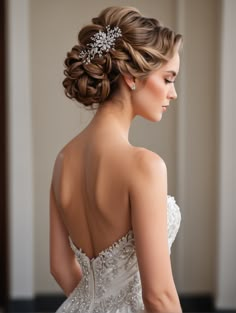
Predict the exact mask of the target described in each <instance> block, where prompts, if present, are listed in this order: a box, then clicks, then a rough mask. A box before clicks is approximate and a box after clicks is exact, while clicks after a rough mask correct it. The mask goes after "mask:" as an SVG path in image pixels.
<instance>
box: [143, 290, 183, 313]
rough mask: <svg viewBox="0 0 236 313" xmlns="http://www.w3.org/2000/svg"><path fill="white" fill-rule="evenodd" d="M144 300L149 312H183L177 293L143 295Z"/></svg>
mask: <svg viewBox="0 0 236 313" xmlns="http://www.w3.org/2000/svg"><path fill="white" fill-rule="evenodd" d="M143 302H144V305H145V309H146V311H147V313H160V312H162V313H173V312H175V313H181V312H182V309H181V305H180V302H179V297H178V295H177V294H175V293H170V292H162V293H160V294H159V295H158V296H154V295H152V296H145V295H143Z"/></svg>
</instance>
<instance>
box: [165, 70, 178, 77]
mask: <svg viewBox="0 0 236 313" xmlns="http://www.w3.org/2000/svg"><path fill="white" fill-rule="evenodd" d="M166 72H167V73H170V74H172V75H173V76H174V77H175V76H176V75H177V74H176V72H175V71H166Z"/></svg>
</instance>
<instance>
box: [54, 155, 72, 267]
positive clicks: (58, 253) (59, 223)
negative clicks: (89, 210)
mask: <svg viewBox="0 0 236 313" xmlns="http://www.w3.org/2000/svg"><path fill="white" fill-rule="evenodd" d="M62 165H63V154H62V153H60V154H59V155H58V156H57V158H56V161H55V164H54V169H53V175H52V182H51V188H50V267H51V271H52V272H53V271H58V270H60V268H58V266H60V267H62V268H63V266H68V263H71V262H73V261H74V259H75V256H74V253H73V251H72V249H71V248H70V245H69V240H68V235H69V234H68V231H67V229H66V227H65V224H64V222H63V219H62V215H61V212H60V193H61V179H62ZM58 260H60V262H58Z"/></svg>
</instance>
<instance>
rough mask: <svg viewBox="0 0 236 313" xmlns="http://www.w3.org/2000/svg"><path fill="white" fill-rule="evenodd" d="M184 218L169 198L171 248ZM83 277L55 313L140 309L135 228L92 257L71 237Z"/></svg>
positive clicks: (134, 312) (138, 311)
mask: <svg viewBox="0 0 236 313" xmlns="http://www.w3.org/2000/svg"><path fill="white" fill-rule="evenodd" d="M180 221H181V214H180V209H179V207H178V205H177V204H176V202H175V199H174V197H171V196H168V199H167V227H168V246H169V252H171V246H172V243H173V242H174V240H175V237H176V235H177V232H178V229H179V226H180ZM69 241H70V245H71V248H72V249H73V251H74V253H75V255H76V258H77V260H78V262H79V264H80V266H81V269H82V274H83V275H82V279H81V281H80V282H79V284H78V286H77V287H76V288H75V289H74V290H73V292H72V293H71V295H70V296H69V297H68V298H67V300H66V301H65V302H64V303H63V304H62V305H61V307H60V308H59V309H58V310H57V312H56V313H69V312H70V313H141V312H144V305H143V301H142V288H141V281H140V275H139V270H138V262H137V257H136V251H135V241H134V234H133V231H132V230H129V232H128V233H127V234H126V235H125V236H123V237H122V238H121V239H119V240H118V241H116V242H115V243H113V244H112V245H111V246H110V247H108V248H107V249H105V250H103V251H102V252H100V253H99V255H98V256H97V257H95V258H93V259H90V258H89V257H88V256H87V255H86V254H85V253H84V252H83V251H82V249H80V248H77V247H76V246H75V245H74V243H73V242H72V240H71V239H70V238H69Z"/></svg>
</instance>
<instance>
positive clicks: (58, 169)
mask: <svg viewBox="0 0 236 313" xmlns="http://www.w3.org/2000/svg"><path fill="white" fill-rule="evenodd" d="M75 143H76V137H75V138H73V139H72V140H70V141H69V142H68V143H67V144H66V145H65V146H64V147H62V148H61V150H59V152H58V153H57V155H56V158H55V160H54V165H53V172H52V180H51V188H52V190H53V192H54V194H55V197H56V200H57V202H58V203H59V202H61V196H62V190H65V184H64V183H63V179H64V178H65V175H66V172H67V167H68V164H69V163H70V160H71V158H72V155H73V147H74V146H75Z"/></svg>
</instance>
